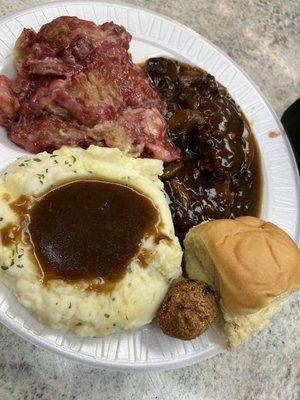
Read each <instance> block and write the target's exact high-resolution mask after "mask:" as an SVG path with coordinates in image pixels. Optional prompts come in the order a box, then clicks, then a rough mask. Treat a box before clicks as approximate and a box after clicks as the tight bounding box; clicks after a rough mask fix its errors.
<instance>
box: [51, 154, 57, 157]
mask: <svg viewBox="0 0 300 400" xmlns="http://www.w3.org/2000/svg"><path fill="white" fill-rule="evenodd" d="M54 157H58V155H57V154H51V156H50V158H54Z"/></svg>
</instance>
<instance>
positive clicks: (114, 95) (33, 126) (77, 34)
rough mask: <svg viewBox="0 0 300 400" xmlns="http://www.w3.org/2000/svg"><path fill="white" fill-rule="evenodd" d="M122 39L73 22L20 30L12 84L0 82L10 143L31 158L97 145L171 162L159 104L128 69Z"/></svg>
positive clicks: (138, 72)
mask: <svg viewBox="0 0 300 400" xmlns="http://www.w3.org/2000/svg"><path fill="white" fill-rule="evenodd" d="M130 40H131V36H130V34H129V33H128V32H126V30H125V29H124V28H123V27H120V26H118V25H115V24H114V23H112V22H109V23H105V24H103V25H100V26H97V25H96V24H94V23H93V22H89V21H82V20H80V19H78V18H76V17H60V18H57V19H56V20H54V21H52V22H50V23H49V24H46V25H44V26H43V27H42V28H41V30H40V31H39V32H38V33H35V32H34V31H32V30H28V29H27V30H24V32H23V33H22V35H21V36H20V38H19V39H18V41H17V43H16V48H15V51H14V55H15V64H16V67H17V71H18V73H19V74H18V76H17V78H16V79H15V80H14V82H12V83H11V82H10V81H9V80H8V79H7V78H5V77H0V100H1V99H3V100H2V101H1V103H0V124H2V125H5V126H7V127H9V129H10V131H9V137H10V138H11V140H12V141H14V142H15V143H16V144H18V145H19V146H21V147H23V148H25V149H26V150H28V151H31V152H39V151H43V150H48V151H52V150H54V149H57V148H59V147H61V146H62V145H64V144H65V145H70V146H81V147H87V146H88V145H90V144H97V145H105V146H110V147H119V148H120V149H121V150H123V151H125V152H128V153H130V154H134V155H136V156H139V155H148V156H152V157H154V158H159V159H162V160H163V161H165V162H169V161H172V160H176V159H178V158H179V152H178V150H177V149H175V148H174V147H173V146H172V145H171V143H170V142H169V140H168V139H167V137H166V125H165V122H164V119H163V116H162V114H163V113H164V112H165V108H166V105H165V103H164V102H163V101H162V100H161V99H160V97H159V96H158V94H157V93H156V92H155V90H154V89H153V88H152V87H151V86H150V84H149V82H148V80H147V79H146V77H145V75H144V72H143V71H142V69H141V68H139V67H138V66H136V65H134V64H133V62H132V59H131V55H130V54H129V53H128V48H129V44H130Z"/></svg>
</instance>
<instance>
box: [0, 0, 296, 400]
mask: <svg viewBox="0 0 300 400" xmlns="http://www.w3.org/2000/svg"><path fill="white" fill-rule="evenodd" d="M139 3H141V2H139ZM144 3H146V4H147V3H149V4H150V5H152V6H154V7H156V8H157V7H158V5H157V3H156V2H144ZM160 3H161V7H162V8H164V7H165V5H166V3H168V2H160ZM176 3H178V2H172V4H173V8H174V7H175V4H176ZM200 3H201V2H199V9H198V10H199V13H200V11H202V15H203V18H204V17H205V12H204V13H203V8H201V9H200ZM212 3H213V2H212ZM219 3H220V4H222V5H223V11H224V13H225V14H224V15H226V7H227V8H228V9H229V10H230V6H229V5H228V3H229V2H228V3H227V2H219ZM257 3H259V2H257ZM279 3H280V2H279ZM292 3H293V2H291V5H292ZM169 4H170V2H169ZM191 6H192V7H194V2H191ZM257 6H258V5H257ZM224 7H225V8H224ZM180 10H181V7H180V6H179V4H178V9H177V11H176V10H175V11H174V10H172V12H174V16H177V15H176V13H177V12H179V11H180ZM273 11H274V10H273ZM188 12H189V10H188V9H187V8H186V9H185V14H186V15H187V14H188ZM206 12H207V10H206ZM179 14H180V13H179ZM186 15H185V16H184V18H186ZM177 17H178V16H177ZM179 17H180V15H179ZM210 17H211V15H210ZM280 17H281V18H284V15H281V16H280V15H279V19H280ZM192 19H193V18H192ZM288 19H289V18H288ZM266 23H268V21H266ZM283 25H284V24H283ZM220 29H221V28H220ZM198 30H200V29H199V28H198ZM214 30H215V31H217V30H218V34H219V29H217V28H216V27H214V29H212V31H214ZM254 33H255V32H253V34H254ZM287 40H290V39H287ZM225 50H226V48H225ZM236 51H237V50H236ZM237 61H239V60H237ZM296 61H297V60H296ZM270 64H272V65H273V63H270ZM261 67H262V66H261ZM283 75H284V74H283ZM254 79H255V80H256V81H257V82H258V83H260V82H259V79H257V78H256V77H254ZM270 79H271V77H270ZM272 82H273V83H274V82H275V81H274V78H273V80H272ZM296 84H297V82H296ZM262 88H263V87H262ZM274 92H275V91H274ZM294 304H295V303H294ZM287 314H290V318H289V319H288V318H287ZM296 318H297V309H296V307H295V306H294V307H293V306H291V307H289V308H286V309H285V315H284V314H283V313H282V314H281V315H280V316H279V317H277V318H276V319H275V321H274V323H273V325H272V326H271V335H268V336H267V335H266V334H261V335H259V337H257V338H255V339H253V340H252V341H251V343H249V344H248V345H246V346H245V347H244V348H243V349H241V350H240V351H238V352H237V353H236V354H234V355H231V354H226V355H222V356H218V357H217V358H215V359H214V360H210V361H207V362H206V363H205V364H201V365H199V366H198V367H197V366H194V367H189V368H186V369H184V370H181V371H171V372H164V373H147V374H140V373H139V374H134V373H130V374H119V373H109V372H101V371H97V370H92V369H90V368H88V367H82V366H78V365H77V364H75V363H72V362H68V361H64V360H61V359H60V358H58V357H56V356H53V355H50V354H48V353H46V352H45V351H42V350H38V349H35V348H33V347H32V346H31V345H28V344H27V343H25V342H24V341H22V340H21V339H18V338H16V337H15V336H14V335H13V334H11V333H9V332H8V331H7V330H5V329H3V330H2V331H3V334H2V336H1V339H0V352H2V353H1V355H0V383H1V385H0V395H2V396H1V398H4V399H6V398H8V399H14V398H20V399H23V398H29V399H31V398H38V396H39V398H45V399H48V398H49V399H56V398H57V399H60V398H70V399H71V398H76V399H77V398H79V399H81V398H82V399H85V398H107V399H110V398H112V399H119V398H120V399H127V398H128V399H129V398H133V399H135V398H137V399H148V398H158V399H177V398H178V399H179V398H181V399H182V398H184V399H196V398H202V396H203V395H204V394H205V398H208V399H209V398H217V399H218V398H237V399H238V398H245V399H246V398H247V399H248V398H249V399H251V398H255V399H273V398H274V399H277V398H288V399H293V398H296V397H295V396H296V389H297V388H296V386H295V384H296V380H295V378H296V373H297V369H296V365H295V356H294V355H295V354H296V353H295V351H293V348H294V346H295V345H296V344H297V343H296V332H295V320H296ZM2 331H1V332H2ZM298 345H299V343H298ZM62 368H64V369H65V373H63V372H62ZM63 375H65V377H64V376H63ZM223 380H226V381H227V383H226V384H225V382H223ZM54 390H55V393H54V394H53V391H54ZM51 392H52V394H51V395H50V393H51ZM56 393H57V394H56ZM104 393H105V395H104ZM26 395H27V397H26ZM72 396H74V397H72ZM232 396H233V397H232Z"/></svg>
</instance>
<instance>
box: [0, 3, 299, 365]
mask: <svg viewBox="0 0 300 400" xmlns="http://www.w3.org/2000/svg"><path fill="white" fill-rule="evenodd" d="M87 3H91V4H103V5H104V4H106V5H114V6H121V7H125V8H127V9H133V10H140V11H143V12H147V13H149V14H152V15H154V16H157V17H160V18H162V19H164V20H167V21H169V22H171V23H172V24H173V25H176V26H178V27H180V28H182V29H184V30H185V31H189V32H190V34H192V35H193V36H194V37H195V38H196V39H200V40H201V41H202V42H204V43H207V44H209V45H210V46H211V47H212V48H213V49H214V50H215V51H216V52H217V53H219V54H221V55H222V56H223V57H224V58H225V59H226V60H227V61H228V62H229V63H230V64H232V65H233V66H234V67H235V69H236V70H238V71H239V72H240V73H241V74H242V75H243V77H244V78H245V79H246V80H247V82H248V84H250V85H251V86H252V88H253V89H254V90H255V91H256V92H257V94H258V95H259V96H260V98H261V100H262V102H263V103H264V104H265V106H266V107H267V109H268V111H269V112H270V113H271V115H272V118H273V120H274V121H275V122H276V124H277V125H278V127H279V129H280V131H281V132H282V133H283V135H282V138H283V141H284V143H285V146H286V149H287V151H288V154H289V159H290V164H291V168H292V171H293V174H294V178H295V183H296V189H297V191H298V194H299V193H300V176H299V170H298V168H297V164H296V159H295V155H294V152H293V150H292V147H291V144H290V142H289V139H288V137H287V135H286V133H285V130H284V128H283V126H282V124H281V121H280V119H279V118H278V116H277V114H276V113H275V111H274V110H273V108H272V106H271V104H270V102H269V101H268V100H267V99H266V97H265V96H264V94H263V93H262V91H261V90H260V88H259V87H258V86H257V85H256V83H255V82H254V81H253V80H252V78H251V77H250V76H249V75H248V74H247V73H246V72H245V71H244V70H243V68H241V67H240V66H239V65H238V64H237V62H236V61H234V60H233V59H232V58H231V57H230V56H229V55H227V54H226V52H225V51H223V50H222V49H221V48H219V47H218V46H217V45H215V44H214V43H213V42H211V41H210V40H209V39H207V38H206V37H204V36H202V35H201V34H200V33H198V32H196V31H195V30H193V29H192V28H190V27H188V26H186V25H184V24H183V23H181V22H178V21H176V20H175V19H173V18H170V17H169V16H167V15H164V14H162V13H159V12H157V11H153V10H151V9H147V8H146V7H142V6H139V5H135V4H130V3H126V2H122V1H116V0H112V1H105V0H74V1H70V0H67V1H63V2H62V1H55V2H48V3H43V4H40V5H34V6H28V7H23V8H21V9H20V10H18V11H16V12H12V13H9V14H7V15H5V16H3V17H1V18H0V26H1V25H3V24H5V23H6V21H9V20H10V19H12V18H17V17H20V16H22V15H25V14H29V13H30V12H32V11H34V10H41V9H43V8H56V7H58V6H62V5H64V6H66V5H76V4H77V5H80V4H82V5H84V4H87ZM296 211H297V217H298V219H299V212H300V200H299V198H298V199H297V209H296ZM295 240H296V242H297V243H298V244H299V242H300V224H298V225H297V230H296V234H295ZM3 317H4V318H3ZM0 322H1V323H2V324H3V325H4V326H6V327H7V328H9V329H10V330H12V331H13V332H14V333H16V334H17V335H19V336H21V337H22V338H25V339H26V340H27V341H29V342H30V343H32V344H34V345H36V346H38V347H41V348H44V349H46V350H49V351H52V352H54V353H56V354H59V355H63V356H64V357H66V358H68V359H71V360H75V361H77V362H80V363H83V364H87V365H90V366H93V367H97V368H107V369H111V370H115V371H124V370H127V371H128V370H170V369H176V368H181V367H184V366H188V365H191V364H194V363H197V362H200V361H201V362H202V361H204V360H206V359H208V358H211V357H214V356H216V355H217V354H220V353H223V352H224V349H223V348H222V347H221V346H220V345H218V344H215V345H214V346H212V347H208V348H206V349H205V350H203V351H202V352H201V354H199V353H198V352H195V354H194V355H191V354H188V355H184V356H181V357H174V358H173V359H168V360H159V361H155V360H154V361H151V362H148V361H139V362H138V363H137V362H135V361H132V362H128V361H125V362H124V363H123V362H121V361H120V360H118V361H117V362H115V361H111V360H105V359H103V358H102V359H100V358H93V357H90V356H86V355H84V354H82V353H79V352H76V353H75V352H72V351H71V350H68V349H66V348H65V347H62V346H58V345H56V344H55V343H54V342H49V343H48V342H47V341H45V340H44V339H43V338H41V337H39V336H38V335H35V336H33V335H32V333H31V331H30V330H26V329H22V328H21V327H19V326H18V325H16V324H15V323H14V320H11V319H10V318H9V317H6V318H5V314H2V313H0Z"/></svg>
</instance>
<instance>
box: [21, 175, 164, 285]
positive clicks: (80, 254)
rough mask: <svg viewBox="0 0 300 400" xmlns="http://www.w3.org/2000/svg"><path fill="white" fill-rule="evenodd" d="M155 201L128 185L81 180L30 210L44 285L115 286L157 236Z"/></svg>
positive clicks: (50, 193) (33, 239)
mask: <svg viewBox="0 0 300 400" xmlns="http://www.w3.org/2000/svg"><path fill="white" fill-rule="evenodd" d="M158 222H159V214H158V211H157V209H156V207H155V206H154V205H153V203H152V201H151V200H150V199H148V198H147V197H145V196H143V195H142V194H140V193H138V192H136V191H135V190H133V189H131V188H128V187H126V186H124V185H120V184H116V183H108V182H102V181H92V180H91V181H76V182H72V183H69V184H66V185H63V186H60V187H58V188H56V189H54V190H52V191H50V192H48V193H47V194H45V195H44V196H43V197H41V198H40V199H39V200H38V201H37V202H36V203H35V205H34V206H33V207H32V209H31V211H30V222H29V225H28V231H29V234H30V238H31V242H32V244H33V247H34V252H35V255H36V258H37V260H38V262H39V264H40V267H41V269H42V272H43V275H44V280H46V281H47V280H49V279H64V280H71V281H76V280H82V279H95V278H97V279H100V280H101V281H103V283H104V282H106V281H108V282H114V281H117V280H119V279H121V277H122V276H123V274H124V272H125V270H126V267H127V265H128V264H129V262H130V261H131V259H132V257H134V256H135V255H136V254H137V253H138V251H139V248H140V244H141V241H142V239H143V238H144V237H145V236H147V235H150V234H152V233H155V232H156V226H157V223H158Z"/></svg>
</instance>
